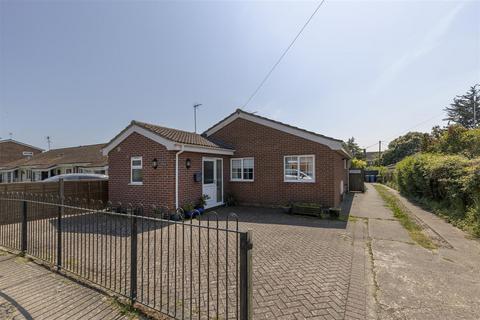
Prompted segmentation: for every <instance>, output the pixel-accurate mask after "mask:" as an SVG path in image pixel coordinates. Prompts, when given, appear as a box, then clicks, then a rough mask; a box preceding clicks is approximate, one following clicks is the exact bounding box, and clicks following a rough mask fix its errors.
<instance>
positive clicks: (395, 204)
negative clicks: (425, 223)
mask: <svg viewBox="0 0 480 320" xmlns="http://www.w3.org/2000/svg"><path fill="white" fill-rule="evenodd" d="M374 187H375V189H376V190H377V192H378V193H379V194H380V196H381V197H382V199H383V201H385V203H386V204H387V207H388V208H390V210H392V212H393V216H394V217H395V218H397V219H398V221H399V222H400V224H401V225H402V226H403V227H404V228H405V230H407V232H408V234H409V235H410V238H412V240H413V241H415V242H416V243H418V244H419V245H420V246H422V247H424V248H425V249H429V250H432V249H436V248H437V246H436V245H435V244H434V243H433V242H432V241H431V240H430V238H428V237H427V236H426V235H425V234H424V233H423V232H422V228H421V227H420V226H419V225H418V224H417V223H416V222H415V221H414V220H413V219H412V218H410V216H409V214H408V212H407V209H406V208H405V207H404V206H403V205H402V204H401V203H400V200H399V199H398V198H397V197H396V196H395V195H394V194H392V193H390V192H389V191H388V189H387V188H385V187H384V186H382V185H379V184H375V185H374Z"/></svg>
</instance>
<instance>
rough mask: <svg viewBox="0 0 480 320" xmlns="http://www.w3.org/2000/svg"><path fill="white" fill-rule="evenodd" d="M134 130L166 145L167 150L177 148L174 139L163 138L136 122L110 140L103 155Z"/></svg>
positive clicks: (106, 154)
mask: <svg viewBox="0 0 480 320" xmlns="http://www.w3.org/2000/svg"><path fill="white" fill-rule="evenodd" d="M134 132H136V133H138V134H140V135H142V136H144V137H146V138H149V139H150V140H153V141H155V142H157V143H159V144H161V145H163V146H165V148H167V150H176V149H175V143H173V141H170V140H167V139H165V138H162V137H160V136H159V135H158V134H155V133H153V132H151V131H149V130H147V129H144V128H142V127H139V126H137V125H135V124H134V125H131V126H130V128H128V129H127V130H125V131H124V132H123V133H122V134H121V135H119V136H118V137H117V138H116V139H115V140H113V141H112V142H110V143H109V144H108V145H107V146H106V147H105V148H103V149H102V153H103V155H104V156H108V153H109V152H110V151H112V150H113V149H115V148H116V147H117V146H118V145H119V144H120V143H121V142H122V141H123V140H125V139H127V138H128V137H129V136H130V135H131V134H132V133H134Z"/></svg>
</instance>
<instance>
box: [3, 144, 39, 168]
mask: <svg viewBox="0 0 480 320" xmlns="http://www.w3.org/2000/svg"><path fill="white" fill-rule="evenodd" d="M42 151H43V150H42V149H40V148H37V147H34V146H31V145H28V144H26V143H23V142H19V141H16V140H13V139H7V140H0V168H1V167H2V166H4V165H6V164H7V163H10V162H12V161H16V160H21V159H29V158H31V157H33V156H34V155H36V154H38V153H41V152H42Z"/></svg>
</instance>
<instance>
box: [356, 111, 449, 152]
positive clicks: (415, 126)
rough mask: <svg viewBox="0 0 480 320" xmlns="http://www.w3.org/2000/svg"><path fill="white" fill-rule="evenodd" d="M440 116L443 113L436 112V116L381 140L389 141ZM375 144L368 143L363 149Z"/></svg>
mask: <svg viewBox="0 0 480 320" xmlns="http://www.w3.org/2000/svg"><path fill="white" fill-rule="evenodd" d="M441 116H443V114H437V115H436V116H434V117H431V118H428V119H427V120H424V121H422V122H419V123H417V124H416V125H413V126H411V127H410V128H408V129H406V130H403V131H402V132H400V133H398V134H396V135H394V136H391V137H390V138H388V139H387V140H383V141H389V140H391V139H393V138H396V137H398V136H401V135H403V134H405V133H407V132H409V131H410V130H412V129H415V128H418V127H419V126H421V125H422V124H425V123H427V122H429V121H432V120H433V119H436V118H439V117H441ZM376 145H378V142H375V143H374V144H372V145H369V146H368V147H365V148H364V149H369V148H371V147H373V146H376Z"/></svg>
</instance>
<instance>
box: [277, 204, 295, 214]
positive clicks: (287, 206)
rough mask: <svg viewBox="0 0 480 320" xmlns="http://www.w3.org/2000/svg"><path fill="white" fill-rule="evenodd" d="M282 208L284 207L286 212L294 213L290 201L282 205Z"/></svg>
mask: <svg viewBox="0 0 480 320" xmlns="http://www.w3.org/2000/svg"><path fill="white" fill-rule="evenodd" d="M280 208H282V210H283V212H284V213H288V214H290V213H292V205H291V204H290V203H287V204H285V205H282V206H280Z"/></svg>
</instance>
